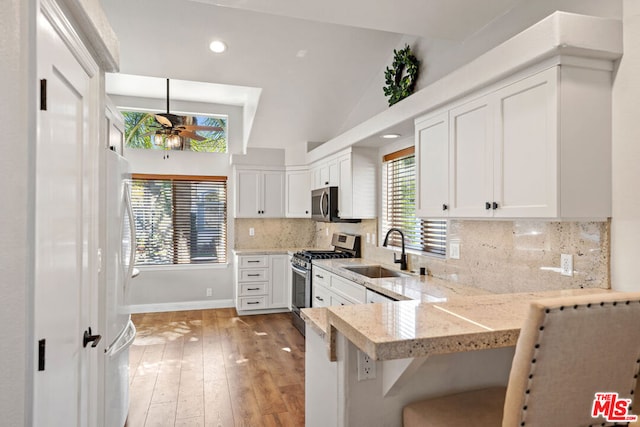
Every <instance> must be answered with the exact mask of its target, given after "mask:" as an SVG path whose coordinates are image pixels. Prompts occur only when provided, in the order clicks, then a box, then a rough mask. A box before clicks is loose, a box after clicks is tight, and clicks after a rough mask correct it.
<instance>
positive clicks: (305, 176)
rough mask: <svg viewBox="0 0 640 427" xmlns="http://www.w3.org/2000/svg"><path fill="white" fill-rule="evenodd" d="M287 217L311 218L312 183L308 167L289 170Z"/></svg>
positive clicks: (287, 177)
mask: <svg viewBox="0 0 640 427" xmlns="http://www.w3.org/2000/svg"><path fill="white" fill-rule="evenodd" d="M286 179H287V183H286V187H287V201H286V213H285V214H286V216H287V218H311V185H310V173H309V170H308V169H307V168H304V169H295V170H287V176H286Z"/></svg>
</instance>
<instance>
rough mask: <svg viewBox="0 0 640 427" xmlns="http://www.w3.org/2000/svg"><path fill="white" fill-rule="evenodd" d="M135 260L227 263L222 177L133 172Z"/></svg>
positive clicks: (224, 188) (144, 261)
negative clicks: (140, 173)
mask: <svg viewBox="0 0 640 427" xmlns="http://www.w3.org/2000/svg"><path fill="white" fill-rule="evenodd" d="M131 181H132V185H131V205H132V208H133V215H134V221H135V225H136V238H137V250H136V264H137V265H165V264H201V263H218V264H221V263H226V262H227V177H200V176H168V175H139V174H133V176H132V180H131Z"/></svg>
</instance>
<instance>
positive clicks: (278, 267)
mask: <svg viewBox="0 0 640 427" xmlns="http://www.w3.org/2000/svg"><path fill="white" fill-rule="evenodd" d="M269 270H270V273H271V280H270V283H271V289H270V290H269V308H287V307H289V306H290V305H291V290H290V287H289V280H288V277H289V276H290V271H291V269H290V268H289V256H288V255H286V254H283V255H269Z"/></svg>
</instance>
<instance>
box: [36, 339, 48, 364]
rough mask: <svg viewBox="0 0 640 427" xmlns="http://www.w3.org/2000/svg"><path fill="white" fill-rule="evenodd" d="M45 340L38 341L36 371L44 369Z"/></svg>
mask: <svg viewBox="0 0 640 427" xmlns="http://www.w3.org/2000/svg"><path fill="white" fill-rule="evenodd" d="M46 345H47V344H46V340H43V339H42V340H40V341H38V371H44V352H45V347H46Z"/></svg>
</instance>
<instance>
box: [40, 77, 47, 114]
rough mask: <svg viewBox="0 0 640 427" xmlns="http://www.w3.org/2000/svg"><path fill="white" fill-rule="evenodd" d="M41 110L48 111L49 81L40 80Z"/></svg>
mask: <svg viewBox="0 0 640 427" xmlns="http://www.w3.org/2000/svg"><path fill="white" fill-rule="evenodd" d="M40 110H42V111H47V79H40Z"/></svg>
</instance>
